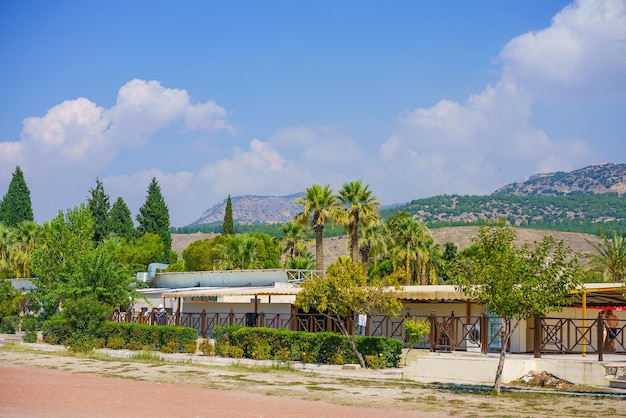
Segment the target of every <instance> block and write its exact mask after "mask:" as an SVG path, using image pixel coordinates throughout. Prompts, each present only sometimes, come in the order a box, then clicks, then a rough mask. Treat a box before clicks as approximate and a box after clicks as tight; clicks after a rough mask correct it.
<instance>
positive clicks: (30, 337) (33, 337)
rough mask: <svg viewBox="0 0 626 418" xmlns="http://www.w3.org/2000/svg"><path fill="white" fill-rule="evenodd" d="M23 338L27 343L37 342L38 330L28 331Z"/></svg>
mask: <svg viewBox="0 0 626 418" xmlns="http://www.w3.org/2000/svg"><path fill="white" fill-rule="evenodd" d="M22 340H23V341H24V342H25V343H36V342H37V331H26V333H25V334H24V337H23V338H22Z"/></svg>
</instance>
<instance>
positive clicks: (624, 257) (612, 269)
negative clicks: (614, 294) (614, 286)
mask: <svg viewBox="0 0 626 418" xmlns="http://www.w3.org/2000/svg"><path fill="white" fill-rule="evenodd" d="M601 238H602V242H601V243H594V242H591V241H588V240H587V242H588V243H589V245H591V246H592V247H593V249H594V250H595V252H594V253H590V254H587V255H586V258H587V260H588V263H587V264H586V265H585V269H586V270H587V271H588V272H591V273H595V274H597V275H598V276H600V277H602V279H603V281H605V282H612V283H624V281H626V232H625V233H623V234H622V235H621V236H620V235H618V234H617V232H615V231H613V232H612V233H611V237H610V238H609V237H608V236H607V234H606V233H605V232H604V231H602V233H601Z"/></svg>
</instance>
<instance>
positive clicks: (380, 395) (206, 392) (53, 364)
mask: <svg viewBox="0 0 626 418" xmlns="http://www.w3.org/2000/svg"><path fill="white" fill-rule="evenodd" d="M177 361H184V362H183V363H173V362H172V361H169V362H154V361H148V362H141V361H138V360H131V359H119V358H113V357H103V356H102V355H100V356H99V357H98V358H91V357H76V356H67V355H64V353H61V352H32V350H31V351H24V350H16V349H14V348H13V349H11V348H4V349H0V417H15V416H20V417H82V416H90V417H110V416H120V415H122V414H123V415H126V416H152V415H156V414H158V415H160V416H168V417H202V416H218V417H359V418H368V417H381V416H384V417H391V418H393V417H450V416H474V417H483V416H484V417H487V416H493V417H503V416H510V417H527V416H532V417H539V416H546V417H548V416H549V417H591V416H605V417H617V416H626V398H624V397H622V396H610V395H606V394H604V395H603V394H592V395H589V394H586V395H580V394H575V393H570V394H565V395H563V394H556V393H554V392H550V391H547V392H537V393H504V394H503V395H501V396H494V395H491V394H489V393H488V392H487V391H485V390H484V388H472V387H466V386H457V385H437V384H428V385H425V384H421V383H417V382H413V381H407V380H402V379H400V378H397V377H390V376H389V375H385V374H383V373H381V374H379V375H375V374H372V373H371V372H367V373H365V372H364V374H359V372H358V371H357V372H348V371H342V370H340V371H335V372H332V373H331V372H314V371H311V370H304V371H303V370H299V369H298V367H297V365H294V366H292V367H291V368H289V369H287V368H279V367H276V366H274V367H264V368H262V367H259V366H249V365H243V364H235V365H223V364H222V365H217V364H194V363H192V358H191V356H187V357H185V355H180V356H179V357H178V360H177ZM247 364H248V363H247Z"/></svg>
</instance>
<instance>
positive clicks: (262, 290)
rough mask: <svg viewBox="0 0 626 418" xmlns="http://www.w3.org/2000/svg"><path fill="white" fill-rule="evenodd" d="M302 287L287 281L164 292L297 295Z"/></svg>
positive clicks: (167, 295) (169, 294) (169, 295)
mask: <svg viewBox="0 0 626 418" xmlns="http://www.w3.org/2000/svg"><path fill="white" fill-rule="evenodd" d="M300 290H301V289H300V288H298V287H294V286H292V285H290V284H286V283H275V284H274V286H258V287H205V288H186V289H170V290H168V291H167V292H164V293H163V297H164V298H186V297H210V296H268V295H269V296H272V295H294V296H295V295H297V294H298V292H300Z"/></svg>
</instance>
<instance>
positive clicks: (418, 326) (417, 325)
mask: <svg viewBox="0 0 626 418" xmlns="http://www.w3.org/2000/svg"><path fill="white" fill-rule="evenodd" d="M404 330H405V333H406V340H407V343H408V345H409V349H411V348H413V347H414V346H416V345H418V344H419V343H420V342H421V341H422V339H423V338H424V337H425V336H427V335H428V334H430V322H429V321H426V320H420V319H415V318H405V320H404Z"/></svg>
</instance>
